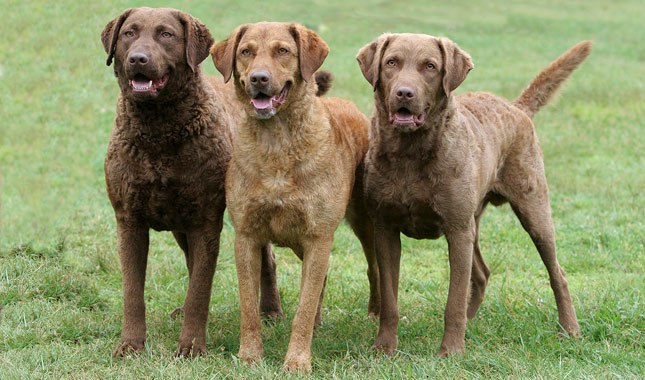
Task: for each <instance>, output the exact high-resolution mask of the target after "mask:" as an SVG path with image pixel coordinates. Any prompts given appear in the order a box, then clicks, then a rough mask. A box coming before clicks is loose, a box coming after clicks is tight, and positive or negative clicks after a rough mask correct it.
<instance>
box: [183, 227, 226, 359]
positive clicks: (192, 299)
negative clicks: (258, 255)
mask: <svg viewBox="0 0 645 380" xmlns="http://www.w3.org/2000/svg"><path fill="white" fill-rule="evenodd" d="M221 231H222V222H221V218H220V221H219V222H218V223H217V224H216V225H207V226H204V227H202V228H200V229H198V230H195V231H190V232H188V233H187V234H186V236H187V240H188V255H189V257H190V262H191V263H192V264H191V266H192V270H191V271H190V272H191V273H190V277H189V279H188V291H187V292H186V301H185V302H184V324H183V326H182V328H181V334H180V336H179V345H178V348H177V353H176V355H177V356H179V357H196V356H199V355H203V354H205V353H206V323H207V321H208V308H209V307H208V306H209V304H210V299H211V288H212V284H213V275H214V274H215V267H216V265H217V256H218V254H219V236H220V232H221Z"/></svg>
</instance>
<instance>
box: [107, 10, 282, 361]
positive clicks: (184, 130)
mask: <svg viewBox="0 0 645 380" xmlns="http://www.w3.org/2000/svg"><path fill="white" fill-rule="evenodd" d="M160 28H162V29H160ZM160 30H162V33H167V34H164V35H160V34H159V33H160ZM160 37H162V38H164V39H166V40H165V41H164V43H163V44H162V43H159V38H160ZM101 39H102V41H103V44H104V47H105V50H106V53H107V54H108V57H109V58H108V62H107V63H108V64H110V63H111V60H112V59H113V60H114V72H115V75H116V77H117V81H118V83H119V86H120V88H121V94H120V96H119V99H118V102H117V110H116V118H115V121H114V129H113V130H112V135H111V137H110V142H109V145H108V150H107V157H106V160H105V180H106V185H107V192H108V196H109V198H110V201H111V203H112V206H113V208H114V212H115V215H116V220H117V235H118V251H119V258H120V261H121V268H122V273H123V297H124V311H123V314H124V315H123V329H122V333H121V341H120V343H119V345H118V346H117V347H116V349H115V350H114V355H115V356H123V355H125V354H126V353H128V352H135V351H140V350H142V349H143V347H144V342H145V339H146V323H145V304H144V297H143V290H144V282H145V275H146V262H147V255H148V244H149V237H148V232H149V229H150V228H153V229H155V230H169V231H172V233H173V235H174V237H175V239H176V240H177V243H178V244H179V246H180V247H181V249H182V250H183V251H184V255H185V258H186V264H187V267H188V273H189V284H188V293H187V295H186V301H185V304H184V306H183V312H184V315H185V317H184V322H183V327H182V330H181V335H180V338H179V345H178V350H177V355H180V356H195V355H200V354H202V353H204V352H205V349H206V345H205V344H206V320H207V316H208V305H209V301H210V292H211V284H212V279H213V273H214V271H215V265H216V262H217V256H218V252H219V236H220V231H221V229H222V218H223V213H224V208H225V189H224V178H225V175H226V169H227V165H228V162H229V160H230V157H231V148H232V146H231V127H232V126H233V125H234V123H236V122H238V121H239V118H240V116H241V115H240V113H239V110H238V107H237V106H235V105H234V104H232V102H231V101H229V100H228V99H229V98H230V94H232V90H227V89H226V88H225V86H224V83H223V82H222V81H221V80H217V79H214V78H209V79H206V78H205V77H203V76H202V74H201V70H200V68H199V66H198V65H199V63H200V62H201V61H203V60H204V58H205V57H207V56H208V49H209V48H210V45H211V44H212V42H213V40H212V38H211V36H210V33H209V32H208V30H207V29H206V27H205V26H204V25H203V24H201V23H200V22H199V21H198V20H196V19H195V18H193V17H191V16H190V15H187V14H185V13H182V12H180V11H177V10H175V9H169V8H160V9H152V8H137V9H128V10H126V11H124V12H123V14H122V15H121V16H119V17H117V18H116V19H115V20H112V21H110V22H109V23H108V24H107V25H106V27H105V29H104V31H103V33H102V35H101ZM229 87H230V86H229ZM226 93H229V98H227V97H226V96H224V94H226ZM263 256H264V257H265V259H266V260H267V261H269V263H268V264H267V265H268V266H267V267H268V268H272V267H271V265H270V264H271V262H272V260H273V256H272V254H271V252H270V250H266V249H265V250H263ZM264 283H267V284H271V283H272V284H273V289H266V292H267V293H268V294H271V296H272V297H273V302H272V304H273V308H270V309H268V310H267V311H269V312H279V313H281V310H280V309H279V307H280V304H279V302H280V301H279V298H277V289H276V288H275V272H271V271H269V272H267V273H266V274H265V275H264V276H263V284H264ZM263 293H265V291H264V289H263ZM267 303H268V301H267Z"/></svg>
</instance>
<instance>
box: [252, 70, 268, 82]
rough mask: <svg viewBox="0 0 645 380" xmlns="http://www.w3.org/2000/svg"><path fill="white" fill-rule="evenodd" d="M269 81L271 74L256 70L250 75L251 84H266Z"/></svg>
mask: <svg viewBox="0 0 645 380" xmlns="http://www.w3.org/2000/svg"><path fill="white" fill-rule="evenodd" d="M270 79H271V74H269V73H268V72H267V71H264V70H258V71H254V72H253V73H251V83H253V84H267V83H269V80H270Z"/></svg>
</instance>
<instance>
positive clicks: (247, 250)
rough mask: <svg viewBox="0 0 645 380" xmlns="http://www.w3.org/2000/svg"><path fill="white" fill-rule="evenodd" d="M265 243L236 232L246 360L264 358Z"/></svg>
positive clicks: (242, 349) (243, 356)
mask: <svg viewBox="0 0 645 380" xmlns="http://www.w3.org/2000/svg"><path fill="white" fill-rule="evenodd" d="M261 249H262V245H261V244H260V243H258V242H256V241H255V240H253V239H252V238H250V237H247V236H244V235H243V234H242V233H239V232H238V233H236V234H235V267H236V269H237V281H238V285H239V290H240V351H239V352H238V354H237V356H238V357H239V358H240V360H243V361H245V362H247V363H253V362H258V361H260V360H261V359H262V335H261V334H260V332H261V331H260V328H261V321H260V311H259V309H258V291H259V286H260V272H261V264H262V251H261Z"/></svg>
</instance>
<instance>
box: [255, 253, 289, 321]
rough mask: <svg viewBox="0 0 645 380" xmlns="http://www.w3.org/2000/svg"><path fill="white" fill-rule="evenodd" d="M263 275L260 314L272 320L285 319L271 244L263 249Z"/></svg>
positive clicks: (261, 279)
mask: <svg viewBox="0 0 645 380" xmlns="http://www.w3.org/2000/svg"><path fill="white" fill-rule="evenodd" d="M261 270H262V275H261V278H260V289H261V294H260V314H261V315H262V316H264V317H266V318H269V319H270V320H279V319H282V318H284V312H283V311H282V304H281V302H280V293H279V291H278V284H277V280H276V270H275V255H274V254H273V251H272V250H271V244H266V245H264V246H263V247H262V269H261Z"/></svg>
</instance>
